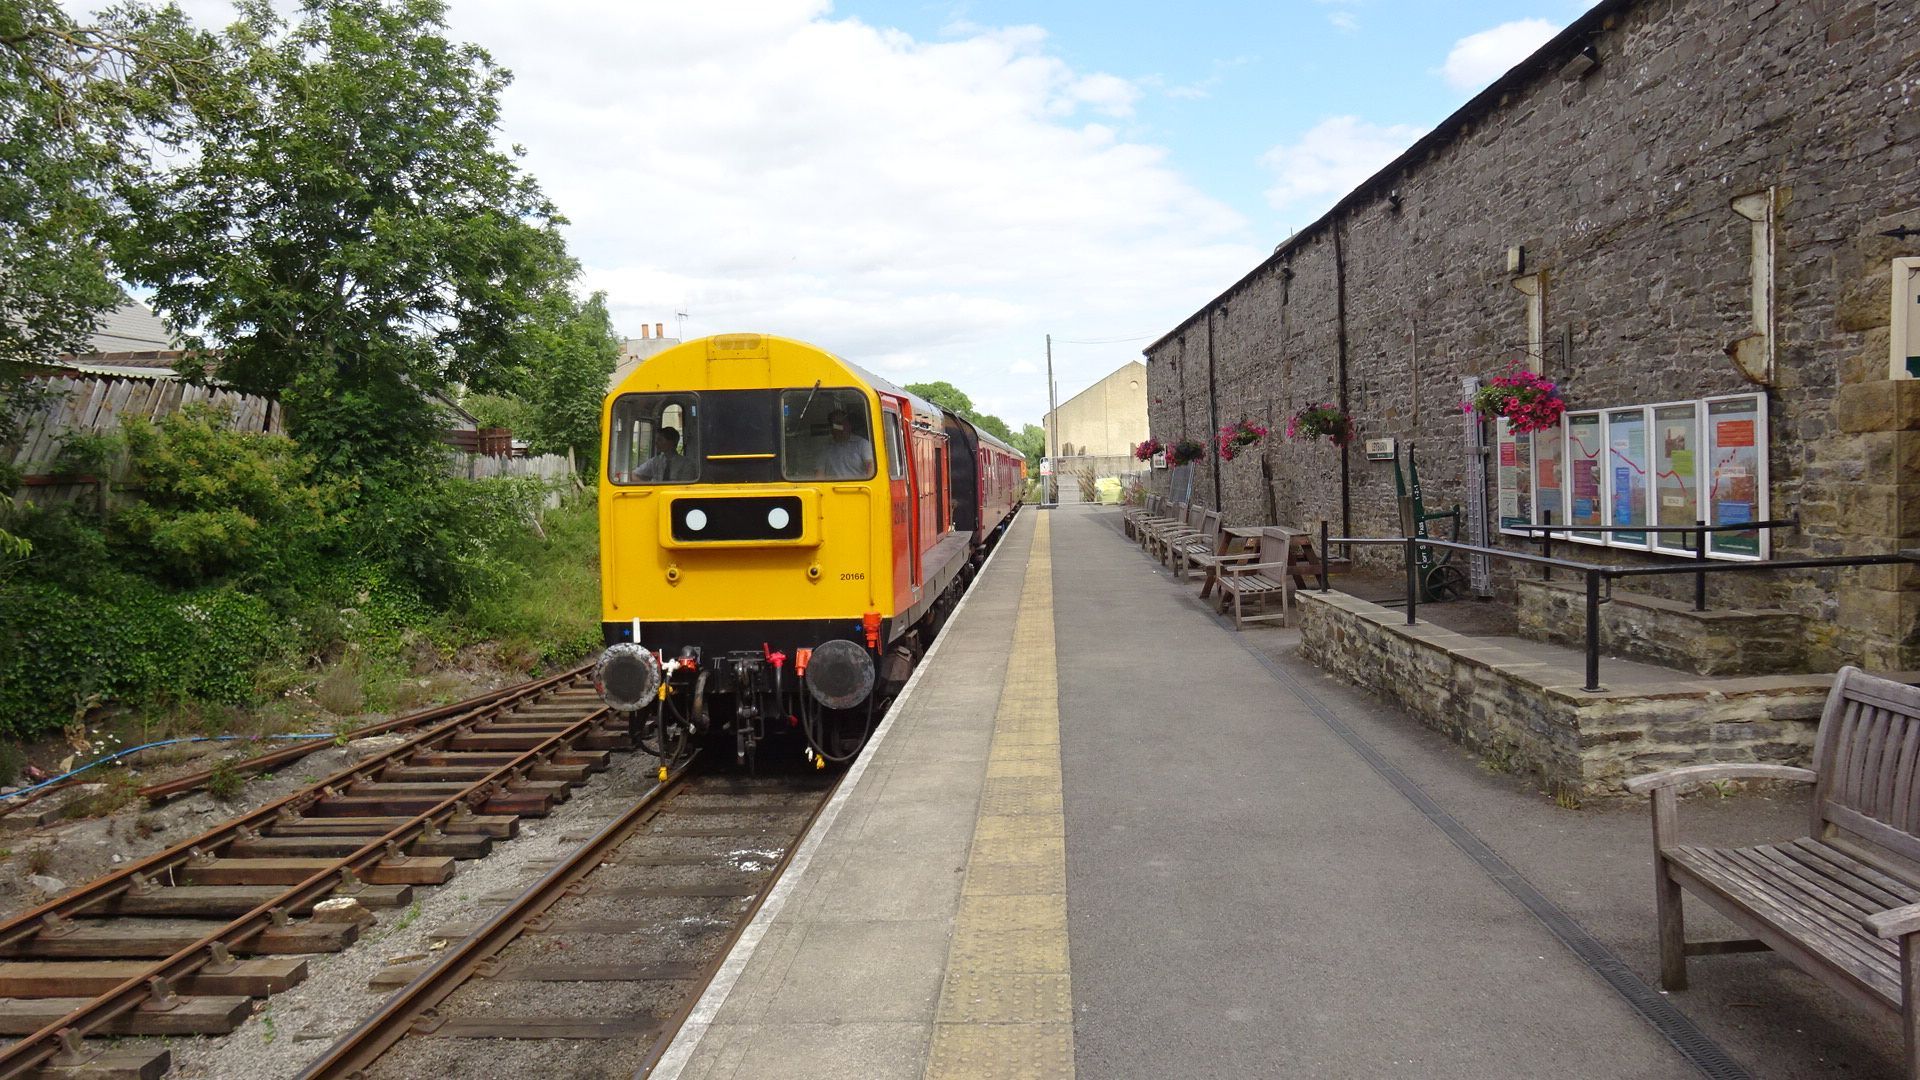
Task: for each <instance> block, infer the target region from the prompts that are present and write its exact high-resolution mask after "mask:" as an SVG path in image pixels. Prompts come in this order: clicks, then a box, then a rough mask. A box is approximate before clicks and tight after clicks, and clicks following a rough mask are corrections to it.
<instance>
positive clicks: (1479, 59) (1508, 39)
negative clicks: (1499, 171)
mask: <svg viewBox="0 0 1920 1080" xmlns="http://www.w3.org/2000/svg"><path fill="white" fill-rule="evenodd" d="M1559 32H1560V27H1559V26H1558V25H1556V24H1554V23H1550V22H1548V21H1547V20H1545V19H1519V20H1516V21H1514V22H1509V23H1501V24H1500V25H1499V26H1496V27H1494V28H1493V29H1491V30H1482V31H1480V32H1479V33H1477V34H1469V35H1467V36H1466V37H1463V38H1461V39H1460V40H1459V41H1456V42H1454V43H1453V49H1452V51H1450V52H1448V53H1447V60H1446V63H1444V64H1442V65H1440V74H1441V75H1442V76H1444V77H1445V78H1446V80H1447V85H1448V86H1451V87H1453V88H1454V89H1455V90H1465V91H1476V90H1479V89H1480V88H1482V87H1484V86H1486V85H1487V84H1488V83H1491V82H1492V81H1493V80H1495V79H1497V78H1499V77H1500V76H1502V75H1505V74H1506V73H1507V70H1508V69H1509V68H1511V67H1513V65H1515V64H1517V63H1519V62H1520V61H1521V60H1523V59H1525V58H1526V57H1527V55H1528V54H1530V53H1532V52H1533V51H1534V50H1535V49H1537V48H1539V47H1540V46H1542V45H1544V44H1546V43H1547V41H1548V39H1550V38H1552V37H1553V35H1555V34H1557V33H1559Z"/></svg>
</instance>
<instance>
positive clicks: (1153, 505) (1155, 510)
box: [1120, 494, 1166, 540]
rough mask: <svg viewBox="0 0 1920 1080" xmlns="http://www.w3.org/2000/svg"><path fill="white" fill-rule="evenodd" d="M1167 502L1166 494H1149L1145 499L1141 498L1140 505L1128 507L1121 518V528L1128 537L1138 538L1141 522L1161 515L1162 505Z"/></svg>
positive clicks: (1130, 538) (1131, 538)
mask: <svg viewBox="0 0 1920 1080" xmlns="http://www.w3.org/2000/svg"><path fill="white" fill-rule="evenodd" d="M1165 502H1166V497H1165V496H1162V495H1152V494H1149V495H1148V496H1147V497H1146V498H1145V499H1143V500H1141V504H1140V505H1139V506H1129V507H1127V509H1126V511H1125V512H1124V513H1122V514H1121V518H1120V523H1121V528H1122V529H1123V530H1124V531H1125V532H1126V534H1127V539H1129V540H1138V539H1139V536H1140V523H1141V522H1143V521H1148V520H1151V519H1153V518H1157V517H1160V516H1161V513H1160V511H1161V506H1162V504H1163V503H1165Z"/></svg>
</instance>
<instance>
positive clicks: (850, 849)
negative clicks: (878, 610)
mask: <svg viewBox="0 0 1920 1080" xmlns="http://www.w3.org/2000/svg"><path fill="white" fill-rule="evenodd" d="M1119 522H1120V514H1119V511H1118V510H1117V509H1114V508H1105V507H1099V508H1096V507H1073V508H1061V509H1057V510H1053V511H1049V512H1044V513H1042V512H1038V511H1035V510H1032V509H1029V510H1027V511H1024V512H1023V513H1022V514H1021V516H1020V518H1019V520H1018V521H1017V522H1016V524H1015V525H1014V527H1013V528H1012V529H1011V530H1010V532H1009V534H1008V536H1007V537H1006V539H1005V540H1004V541H1003V542H1002V544H1001V546H1000V549H999V551H998V552H997V553H996V555H995V557H994V559H993V561H992V562H991V563H990V564H989V565H988V567H987V570H986V572H985V573H983V575H982V576H981V579H980V581H979V582H978V583H977V584H976V585H975V587H974V589H973V591H972V592H971V593H970V594H969V596H968V599H967V601H966V603H965V604H964V606H963V607H962V608H961V610H960V611H959V613H958V614H956V616H955V617H954V619H953V620H952V622H951V623H950V624H949V625H948V627H947V629H946V631H945V632H944V633H943V635H942V636H941V639H940V641H939V642H938V644H937V645H936V647H935V650H934V651H933V653H932V654H930V656H929V657H928V658H927V660H926V661H925V662H924V663H923V664H922V666H921V670H920V672H919V673H918V674H917V675H916V680H915V682H914V683H913V684H912V686H911V687H910V690H909V692H908V693H907V694H906V695H905V696H904V697H903V698H902V700H901V702H900V703H899V704H898V705H897V706H896V707H895V709H894V710H893V712H892V714H891V716H890V718H889V719H888V720H887V721H886V723H885V725H884V726H883V728H882V731H881V733H879V734H878V735H877V736H876V739H875V742H874V744H873V745H872V747H871V749H870V751H869V753H868V754H867V755H865V756H864V757H863V758H862V760H861V761H860V762H859V763H857V764H856V765H855V766H854V768H853V770H852V771H850V773H849V776H848V779H847V782H846V783H845V784H843V785H842V790H841V793H840V795H839V796H838V797H837V800H838V801H837V803H836V805H835V806H834V807H832V808H830V809H829V811H828V813H827V815H826V817H824V818H823V822H822V827H821V828H820V829H817V830H816V833H815V835H814V837H812V838H810V839H809V841H808V842H807V844H806V845H804V846H803V849H802V851H801V852H800V853H799V855H798V856H797V857H796V864H795V871H794V872H793V873H791V874H790V875H789V877H788V879H787V880H786V881H784V882H783V883H782V884H781V886H780V887H779V890H778V894H777V895H776V896H775V897H774V898H773V899H772V900H770V901H769V903H768V904H767V905H766V907H765V908H764V909H763V911H762V913H761V916H760V918H758V919H757V920H756V922H755V925H754V926H753V927H752V928H750V929H749V931H748V933H747V934H746V935H745V936H744V937H743V939H742V942H741V947H740V948H739V949H737V950H736V952H735V954H734V956H733V957H731V958H730V959H729V962H728V968H727V970H726V971H725V972H723V975H722V977H721V979H720V980H718V981H717V982H716V983H715V985H714V987H713V988H712V989H710V990H709V992H708V994H707V996H706V997H705V998H704V999H703V1000H702V1002H701V1004H700V1006H699V1007H698V1008H697V1009H696V1010H695V1014H694V1021H693V1023H691V1024H690V1025H689V1026H688V1028H687V1029H686V1030H685V1031H683V1032H682V1034H681V1035H680V1036H679V1037H678V1038H677V1039H676V1040H675V1042H674V1044H673V1046H672V1047H671V1048H670V1049H669V1050H668V1052H667V1054H666V1056H665V1058H664V1060H663V1062H662V1065H661V1067H660V1068H659V1069H657V1070H656V1071H655V1073H654V1075H655V1076H664V1077H673V1078H678V1077H689V1078H700V1080H719V1078H744V1077H795V1078H811V1077H820V1078H826V1077H849V1078H853V1077H857V1078H862V1080H867V1078H876V1080H886V1078H893V1077H900V1078H908V1077H912V1078H921V1077H934V1078H945V1077H1000V1076H1007V1077H1013V1076H1033V1077H1044V1076H1073V1075H1079V1076H1085V1077H1098V1078H1108V1077H1119V1078H1126V1077H1296V1076H1298V1077H1375V1076H1380V1077H1385V1076H1394V1077H1407V1076H1415V1077H1463V1078H1464V1077H1539V1076H1593V1077H1684V1076H1694V1075H1700V1071H1699V1069H1697V1068H1696V1066H1695V1065H1694V1064H1692V1063H1690V1062H1689V1060H1688V1059H1687V1058H1686V1057H1684V1056H1682V1054H1681V1053H1680V1052H1679V1051H1678V1050H1676V1049H1675V1047H1674V1045H1673V1044H1672V1043H1671V1042H1670V1041H1669V1040H1668V1038H1667V1037H1665V1036H1663V1034H1662V1033H1661V1032H1660V1031H1659V1030H1657V1029H1656V1027H1655V1026H1654V1025H1653V1024H1652V1023H1650V1022H1649V1020H1648V1019H1647V1016H1646V1015H1645V1013H1646V1012H1647V1011H1652V1012H1654V1013H1658V1012H1659V1011H1660V1010H1663V1009H1670V1008H1672V1007H1674V1006H1677V1007H1678V1009H1679V1014H1680V1015H1681V1017H1682V1019H1681V1022H1682V1023H1691V1024H1692V1025H1693V1026H1694V1027H1695V1028H1696V1029H1697V1033H1698V1035H1699V1036H1700V1038H1701V1039H1702V1040H1704V1042H1705V1043H1706V1045H1707V1046H1708V1047H1709V1048H1717V1049H1718V1051H1720V1052H1721V1053H1723V1054H1724V1057H1725V1065H1726V1068H1725V1069H1723V1070H1722V1071H1721V1072H1720V1073H1719V1075H1727V1076H1739V1075H1750V1076H1756V1077H1816V1078H1825V1077H1842V1076H1845V1077H1870V1076H1882V1075H1889V1076H1890V1075H1894V1074H1895V1073H1897V1071H1898V1066H1899V1062H1900V1045H1899V1039H1898V1033H1897V1031H1896V1030H1895V1028H1894V1025H1893V1024H1892V1023H1891V1022H1890V1021H1887V1020H1885V1019H1883V1018H1881V1017H1878V1016H1875V1015H1871V1014H1867V1013H1865V1012H1863V1011H1861V1010H1859V1009H1856V1008H1854V1007H1853V1006H1852V1005H1850V1004H1848V1003H1847V1002H1845V1001H1841V1000H1838V999H1837V998H1836V997H1835V996H1834V995H1832V994H1831V993H1830V992H1828V991H1826V990H1825V988H1824V987H1822V986H1820V985H1819V984H1818V983H1815V982H1814V981H1813V980H1811V979H1808V978H1806V977H1804V976H1801V975H1800V974H1799V973H1798V972H1796V971H1795V970H1793V969H1792V968H1791V967H1790V966H1789V965H1787V964H1785V963H1784V962H1782V961H1780V960H1777V959H1775V958H1773V957H1771V956H1767V955H1764V954H1747V955H1736V956H1727V957H1715V958H1700V959H1696V960H1695V961H1694V962H1693V965H1692V970H1693V989H1691V990H1689V991H1687V992H1686V993H1684V994H1675V995H1667V996H1662V995H1650V996H1652V997H1653V998H1654V1001H1653V1003H1652V1005H1647V1004H1646V1003H1645V1002H1644V1001H1643V1002H1642V1004H1641V1006H1640V1010H1639V1011H1637V1010H1636V1007H1635V1006H1634V1005H1632V1004H1630V1003H1629V998H1630V994H1627V993H1624V992H1622V991H1621V990H1620V989H1618V987H1619V986H1620V985H1622V984H1623V982H1625V983H1631V982H1632V981H1633V979H1634V977H1635V976H1636V975H1637V977H1638V978H1639V979H1640V980H1642V981H1644V982H1645V983H1647V984H1651V983H1652V979H1653V973H1654V972H1655V970H1657V961H1656V958H1655V955H1654V944H1653V925H1654V924H1653V916H1652V881H1651V878H1652V875H1651V867H1650V854H1649V844H1648V836H1647V822H1646V809H1645V807H1644V805H1641V804H1639V803H1637V802H1625V801H1622V802H1619V803H1609V804H1604V805H1600V806H1595V807H1586V808H1581V809H1565V808H1562V807H1559V806H1556V805H1554V804H1553V803H1552V802H1551V801H1550V800H1548V799H1546V798H1544V797H1543V796H1542V795H1541V794H1540V793H1539V792H1538V791H1536V790H1534V789H1533V788H1532V786H1531V785H1529V784H1527V783H1525V782H1523V781H1521V780H1519V779H1517V778H1514V777H1511V776H1506V775H1502V774H1500V773H1498V772H1496V771H1493V769H1492V768H1490V767H1489V766H1488V765H1483V764H1482V763H1480V762H1478V761H1476V760H1474V759H1473V758H1471V757H1469V756H1467V755H1466V754H1465V753H1464V752H1463V751H1461V750H1460V749H1459V748H1457V747H1455V746H1454V745H1453V744H1451V743H1448V742H1446V741H1445V740H1444V739H1443V738H1441V737H1440V736H1438V735H1436V734H1434V733H1432V732H1430V731H1427V730H1425V729H1422V728H1420V727H1419V726H1417V725H1416V724H1414V723H1413V722H1412V721H1411V720H1409V719H1407V718H1406V717H1404V716H1402V715H1400V714H1398V713H1397V712H1395V711H1393V710H1391V709H1388V708H1386V707H1383V706H1382V705H1380V704H1379V703H1378V702H1376V701H1374V700H1372V699H1370V698H1368V697H1366V696H1365V695H1363V694H1361V693H1358V692H1356V691H1354V690H1352V689H1350V688H1347V687H1345V686H1342V685H1340V684H1337V683H1334V682H1332V681H1331V680H1329V679H1326V678H1324V677H1322V676H1321V675H1320V673H1319V672H1318V671H1317V669H1315V668H1313V667H1312V666H1311V665H1309V664H1306V663H1304V662H1303V661H1301V660H1300V659H1299V658H1298V657H1297V655H1295V650H1296V645H1297V642H1298V633H1297V631H1294V630H1290V629H1285V628H1278V627H1265V628H1260V629H1249V630H1248V631H1247V632H1245V633H1240V634H1236V633H1234V632H1233V631H1232V630H1231V629H1230V628H1229V627H1228V626H1226V625H1225V624H1223V623H1222V622H1221V621H1220V620H1219V619H1217V618H1216V617H1215V616H1214V615H1213V614H1212V613H1211V612H1210V611H1209V610H1208V609H1207V608H1206V607H1205V606H1204V605H1203V604H1202V603H1201V602H1200V601H1199V600H1198V599H1197V597H1196V595H1195V594H1196V592H1197V587H1196V585H1195V583H1193V582H1192V581H1186V582H1176V581H1174V580H1173V579H1172V578H1171V576H1170V575H1169V574H1168V573H1167V572H1166V571H1165V570H1164V569H1163V568H1160V567H1159V566H1157V565H1156V564H1155V563H1154V562H1153V561H1152V560H1151V559H1149V558H1147V557H1146V556H1144V555H1143V554H1141V553H1140V552H1139V550H1138V549H1137V548H1135V547H1134V546H1133V545H1132V544H1130V543H1129V542H1128V541H1126V540H1125V539H1124V538H1123V537H1122V536H1121V535H1120V528H1119ZM1804 811H1805V807H1804V803H1803V802H1801V801H1799V800H1798V799H1797V798H1795V797H1792V796H1786V795H1780V794H1773V793H1765V794H1755V795H1745V796H1736V797H1733V798H1718V797H1714V796H1713V795H1712V793H1708V797H1707V798H1704V799H1690V800H1688V801H1687V803H1686V804H1685V806H1684V807H1683V811H1682V815H1681V816H1682V824H1683V827H1684V828H1685V829H1686V831H1687V833H1688V835H1689V836H1690V837H1691V838H1697V839H1699V840H1701V841H1702V842H1709V843H1726V842H1752V841H1759V840H1765V839H1773V838H1777V837H1780V836H1786V835H1792V834H1794V832H1795V831H1796V830H1797V829H1798V828H1800V826H1801V825H1802V823H1803V821H1804ZM1443 822H1444V823H1446V824H1444V825H1443V824H1439V823H1443ZM1449 828H1450V829H1452V830H1453V832H1452V833H1451V834H1450V833H1449V832H1448V831H1445V830H1446V829H1449ZM1476 852H1477V853H1478V854H1474V853H1476ZM1528 895H1531V896H1534V897H1537V898H1538V902H1537V903H1536V904H1535V906H1536V907H1540V906H1542V905H1544V906H1546V907H1553V906H1555V905H1557V908H1558V910H1559V911H1561V912H1563V913H1564V914H1565V916H1567V917H1568V918H1569V919H1570V920H1571V922H1570V923H1568V924H1566V925H1568V926H1571V927H1573V931H1572V932H1574V933H1575V934H1576V935H1585V937H1584V939H1583V940H1587V941H1589V942H1590V943H1591V949H1590V950H1589V951H1592V950H1599V951H1600V952H1601V953H1603V954H1604V953H1607V952H1608V951H1609V950H1611V953H1612V955H1614V956H1616V957H1617V958H1618V959H1619V960H1620V961H1622V962H1624V966H1622V967H1620V968H1619V969H1618V970H1617V971H1615V972H1614V975H1613V978H1614V982H1613V984H1611V985H1610V983H1609V982H1608V981H1607V979H1604V978H1602V976H1601V974H1598V973H1596V971H1595V969H1593V968H1591V967H1589V966H1588V965H1587V963H1585V962H1583V961H1582V960H1581V959H1580V958H1579V957H1578V956H1576V955H1575V953H1574V951H1572V950H1571V949H1570V948H1569V947H1568V946H1567V945H1565V944H1563V943H1562V937H1565V936H1566V933H1564V932H1563V933H1562V935H1561V937H1556V936H1555V934H1554V933H1553V932H1550V930H1549V928H1548V926H1547V924H1546V923H1545V922H1543V921H1542V919H1541V918H1539V917H1537V916H1536V915H1535V913H1534V912H1533V911H1530V910H1529V908H1528V906H1526V905H1525V904H1523V902H1522V900H1521V899H1520V898H1521V897H1525V896H1528ZM1688 916H1689V923H1690V930H1691V931H1692V933H1693V934H1694V935H1695V936H1708V935H1712V934H1713V933H1714V932H1715V930H1716V920H1715V919H1714V918H1713V917H1712V916H1711V915H1710V913H1708V912H1706V911H1704V909H1703V908H1702V907H1701V906H1700V905H1698V904H1695V905H1694V906H1692V907H1690V909H1689V911H1688ZM1718 929H1721V930H1724V929H1726V928H1725V927H1724V925H1723V924H1722V925H1720V926H1719V927H1718ZM1604 966H1605V965H1603V967H1604Z"/></svg>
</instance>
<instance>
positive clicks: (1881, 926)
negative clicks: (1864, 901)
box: [1860, 904, 1920, 938]
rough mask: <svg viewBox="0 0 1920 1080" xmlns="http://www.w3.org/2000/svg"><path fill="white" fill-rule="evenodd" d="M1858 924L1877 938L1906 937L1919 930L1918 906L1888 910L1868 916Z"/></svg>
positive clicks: (1919, 910) (1919, 915) (1912, 905)
mask: <svg viewBox="0 0 1920 1080" xmlns="http://www.w3.org/2000/svg"><path fill="white" fill-rule="evenodd" d="M1860 922H1861V924H1862V925H1864V926H1865V927H1866V928H1867V929H1868V931H1870V932H1871V933H1872V934H1873V936H1874V937H1877V938H1897V937H1906V936H1907V935H1908V934H1911V933H1913V932H1914V931H1916V930H1920V904H1908V905H1906V906H1905V907H1897V908H1888V909H1887V910H1885V911H1881V912H1876V913H1874V914H1872V915H1869V916H1867V917H1866V918H1864V919H1861V920H1860Z"/></svg>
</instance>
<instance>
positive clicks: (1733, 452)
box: [1707, 394, 1767, 559]
mask: <svg viewBox="0 0 1920 1080" xmlns="http://www.w3.org/2000/svg"><path fill="white" fill-rule="evenodd" d="M1766 422H1767V421H1766V414H1765V412H1764V411H1763V408H1762V399H1761V397H1760V395H1759V394H1741V395H1739V396H1738V397H1730V398H1709V399H1708V400H1707V460H1708V462H1709V464H1708V469H1707V509H1708V512H1709V515H1708V518H1707V521H1708V523H1709V524H1712V525H1739V524H1741V523H1743V522H1748V521H1762V520H1764V519H1765V516H1766V508H1765V506H1764V502H1765V498H1764V495H1763V493H1764V492H1765V490H1766V469H1767V461H1766V457H1765V455H1764V454H1763V453H1762V448H1764V447H1765V446H1766ZM1709 549H1710V550H1711V551H1712V552H1713V553H1714V554H1716V555H1736V556H1745V557H1747V558H1754V559H1757V558H1760V556H1761V539H1760V530H1758V529H1754V530H1751V531H1743V532H1721V533H1714V534H1713V537H1712V540H1711V542H1710V545H1709Z"/></svg>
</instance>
